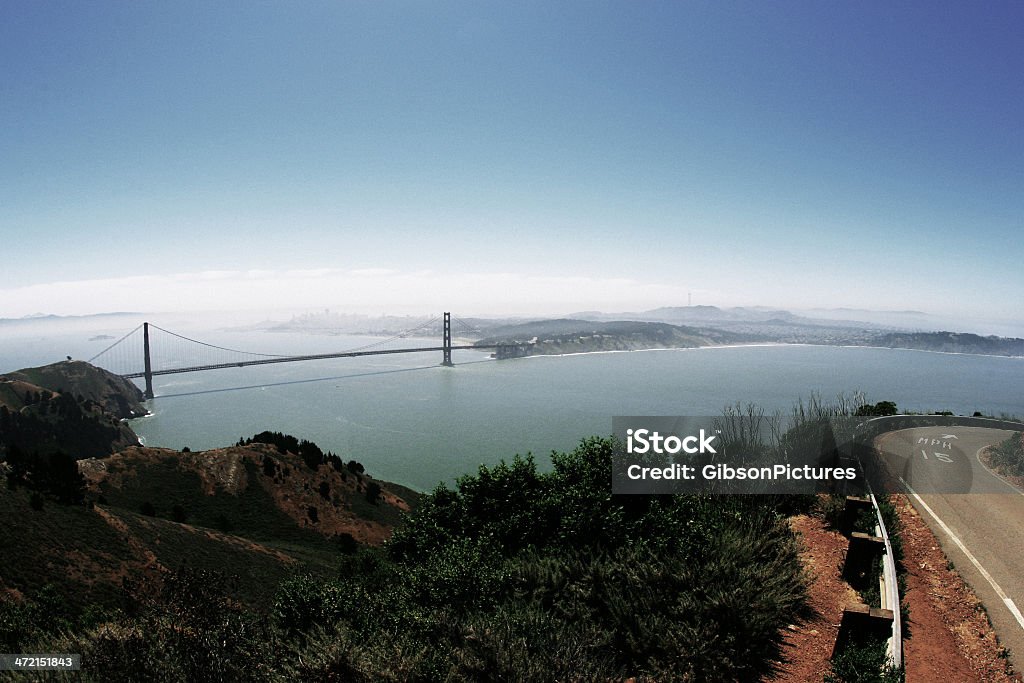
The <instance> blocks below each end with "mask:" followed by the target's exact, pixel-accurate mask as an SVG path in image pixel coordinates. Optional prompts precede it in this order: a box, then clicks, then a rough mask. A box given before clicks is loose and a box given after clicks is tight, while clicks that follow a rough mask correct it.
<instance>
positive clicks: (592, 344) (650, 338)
mask: <svg viewBox="0 0 1024 683" xmlns="http://www.w3.org/2000/svg"><path fill="white" fill-rule="evenodd" d="M488 332H489V336H488V337H487V338H485V339H482V340H480V342H478V343H479V344H481V345H488V344H496V343H519V344H526V343H528V344H530V347H529V351H528V352H529V353H530V354H531V355H543V354H561V353H585V352H592V351H630V350H641V349H658V348H692V347H698V346H711V345H714V344H731V343H745V342H746V343H749V342H754V341H759V338H758V337H755V336H753V335H748V334H742V333H733V332H726V331H723V330H717V329H709V328H696V327H683V326H679V325H670V324H668V323H657V322H642V321H633V320H618V321H612V322H593V321H587V320H573V319H559V320H539V321H534V322H528V323H520V324H516V325H505V326H501V327H495V328H493V329H491V330H488Z"/></svg>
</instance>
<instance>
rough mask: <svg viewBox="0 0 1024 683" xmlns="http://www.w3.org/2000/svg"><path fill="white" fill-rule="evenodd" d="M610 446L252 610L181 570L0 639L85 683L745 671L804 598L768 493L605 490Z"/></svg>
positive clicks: (422, 526) (430, 511) (505, 468)
mask: <svg viewBox="0 0 1024 683" xmlns="http://www.w3.org/2000/svg"><path fill="white" fill-rule="evenodd" d="M612 450H613V443H612V442H611V441H609V440H605V439H589V440H587V441H585V442H583V443H582V444H581V445H580V446H579V447H578V448H577V449H576V450H574V451H573V452H571V453H564V454H554V455H553V462H554V468H553V470H552V471H551V472H547V473H544V472H539V471H538V470H537V468H536V466H535V464H534V462H533V460H532V459H530V458H528V457H527V458H516V459H515V460H513V461H512V462H511V463H502V464H500V465H498V466H496V467H492V468H487V467H482V468H481V469H480V470H479V472H477V473H476V474H475V475H472V476H466V477H463V478H461V479H460V480H459V481H458V483H457V485H456V486H455V487H454V488H446V487H438V488H437V489H436V490H434V491H433V492H432V493H431V494H429V495H427V496H425V498H424V500H423V502H422V504H421V505H420V506H419V507H418V508H417V510H416V511H415V512H414V513H413V514H411V515H410V516H409V518H408V520H407V522H406V524H405V526H404V527H402V528H401V529H400V530H399V531H398V532H397V533H396V534H395V535H394V537H393V538H392V540H391V542H390V543H388V544H387V545H386V546H385V547H384V548H379V549H375V548H369V547H361V548H359V549H358V550H356V551H355V552H352V550H353V548H351V547H348V548H347V551H348V553H349V554H345V553H342V552H340V549H336V551H335V557H336V558H337V559H336V566H338V568H339V569H338V572H337V574H336V575H335V576H334V577H333V578H330V577H328V576H325V575H323V574H310V573H306V572H302V573H300V574H298V575H295V576H293V577H292V578H290V579H286V580H284V581H283V582H282V583H281V584H280V586H279V588H278V590H277V594H276V597H275V599H274V600H273V602H272V607H271V608H270V609H269V610H267V611H263V610H260V609H253V608H247V607H244V604H245V603H242V602H239V601H238V600H237V599H236V598H235V597H234V596H235V595H236V593H237V591H238V585H237V584H236V583H233V582H232V580H229V579H226V578H224V576H222V575H219V574H217V573H214V572H212V571H211V570H210V569H201V568H189V567H188V566H184V567H181V568H179V569H178V570H176V571H173V572H169V573H165V574H163V575H161V577H160V578H159V580H156V581H153V582H150V583H149V584H146V585H136V586H130V587H129V588H130V590H129V592H128V594H127V595H126V598H125V603H124V605H125V606H124V607H123V609H121V610H120V611H119V612H117V613H116V614H114V615H111V616H109V617H107V618H105V619H104V620H103V621H102V623H95V622H89V623H87V622H85V621H82V620H79V621H75V622H69V626H68V628H65V629H62V630H61V633H56V632H28V631H24V632H22V631H19V630H18V628H17V627H13V628H10V629H8V630H9V631H11V630H13V631H16V632H17V633H19V638H21V640H20V641H19V645H20V646H21V647H22V648H29V649H37V650H40V651H74V652H81V653H82V654H83V662H84V664H85V666H86V672H85V679H86V680H104V681H108V680H142V679H144V678H145V675H146V672H152V671H156V670H159V671H161V673H162V675H163V676H164V677H165V678H166V680H193V679H195V677H196V676H197V675H198V673H197V672H200V671H203V672H204V674H203V676H205V677H207V678H209V677H210V676H214V677H220V678H222V679H225V680H226V679H232V680H233V679H238V680H247V679H254V680H332V679H333V680H367V681H368V680H412V681H416V680H419V681H443V680H459V681H461V680H480V681H484V680H487V681H489V680H522V681H530V680H544V681H548V680H553V679H559V678H562V679H565V678H571V679H580V678H583V679H595V678H599V679H604V680H621V679H623V678H626V677H629V676H644V675H649V676H653V677H655V678H657V680H665V681H671V680H739V681H752V680H759V679H760V678H761V676H762V675H763V674H764V673H765V672H766V671H768V670H770V669H771V662H773V661H776V660H777V659H778V658H779V657H780V649H779V646H780V642H781V641H780V635H779V634H780V629H781V627H783V626H785V625H786V624H788V623H792V621H793V620H794V619H796V618H797V617H798V615H799V613H800V610H801V607H802V605H803V600H804V588H805V577H804V575H803V574H802V571H801V568H800V563H799V561H798V556H797V544H796V541H795V539H794V537H793V535H792V533H791V532H790V530H789V528H788V526H787V525H786V524H785V521H784V519H783V518H782V516H781V515H780V514H779V513H778V512H777V511H776V509H775V502H776V501H769V502H766V501H765V500H763V499H760V498H758V497H726V496H719V497H711V496H692V497H684V496H678V497H656V496H650V497H644V496H632V497H627V498H620V497H616V496H613V495H612V494H611V490H610V481H609V478H608V471H609V468H610V462H611V455H612ZM257 468H258V466H256V465H254V472H253V474H257V473H258V472H259V470H258V469H257ZM113 493H114V492H113V491H111V492H110V494H108V495H112V494H113ZM163 500H166V498H164V499H163ZM207 514H209V512H204V511H200V510H195V511H193V510H192V509H189V516H190V517H192V516H193V515H197V516H198V515H207ZM125 518H126V519H130V530H131V531H132V532H133V533H135V534H140V535H141V534H143V533H144V530H145V529H146V528H147V525H152V524H161V525H170V526H171V527H175V528H181V527H180V525H173V524H171V523H170V522H163V521H162V520H159V519H156V520H153V519H152V518H145V517H142V516H139V515H131V516H130V517H129V516H128V515H125ZM144 520H149V521H144ZM163 533H164V537H165V538H167V539H168V541H167V543H170V541H171V539H172V537H171V536H168V535H166V532H163ZM162 545H163V544H162ZM170 545H172V546H173V543H170ZM344 545H349V546H350V545H351V544H344ZM168 551H169V552H172V553H173V552H183V549H182V550H176V549H175V548H173V547H170V548H168ZM32 604H34V603H33V601H32V600H31V599H30V600H28V601H26V602H25V603H24V605H27V606H28V607H24V609H30V608H32V607H31V605H32ZM268 604H269V603H268ZM12 609H13V608H12ZM18 609H22V607H18ZM33 609H34V608H33ZM11 614H14V616H13V617H11V619H9V621H14V620H15V619H16V617H17V615H16V614H15V613H14V612H11ZM62 633H69V634H70V635H62ZM118 677H120V679H119V678H118Z"/></svg>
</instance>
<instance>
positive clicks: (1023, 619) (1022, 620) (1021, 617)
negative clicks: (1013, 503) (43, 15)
mask: <svg viewBox="0 0 1024 683" xmlns="http://www.w3.org/2000/svg"><path fill="white" fill-rule="evenodd" d="M899 479H900V482H902V483H903V485H904V486H905V487H906V488H907V491H909V492H910V495H912V496H913V497H914V500H916V501H917V502H918V503H920V504H921V507H923V508H924V509H925V510H927V511H928V514H929V515H931V516H932V519H934V520H935V521H936V522H938V524H939V526H940V527H942V530H943V531H945V532H946V534H948V535H949V537H950V538H951V539H953V543H955V544H956V547H958V548H960V550H962V551H963V553H964V555H966V556H967V559H968V560H970V561H971V563H972V564H973V565H974V566H975V568H977V570H978V571H979V572H980V573H981V575H982V576H983V577H985V580H986V581H988V583H989V585H990V586H992V588H993V589H994V590H995V592H996V595H998V596H999V598H1000V599H1001V600H1002V601H1003V604H1005V605H1006V608H1007V609H1008V610H1010V614H1012V615H1013V618H1014V619H1016V620H1017V623H1018V624H1020V627H1021V628H1024V614H1021V613H1020V610H1019V609H1017V605H1015V604H1014V602H1013V600H1012V599H1010V596H1008V595H1007V594H1006V592H1005V591H1003V589H1002V588H1000V587H999V584H998V583H996V580H995V579H993V578H992V575H991V574H989V573H988V570H986V569H985V568H984V567H982V566H981V562H978V558H976V557H975V556H974V554H973V553H972V552H971V551H970V550H968V549H967V546H965V545H964V542H963V541H961V540H960V539H959V538H958V537H957V535H956V534H954V533H953V530H952V529H950V528H949V527H948V526H946V523H945V522H943V521H942V520H941V519H939V516H938V515H937V514H935V511H934V510H932V509H931V507H929V506H928V503H926V502H924V500H923V499H922V498H921V496H919V495H917V492H916V491H914V489H912V488H910V484H908V483H907V482H905V481H903V477H900V478H899Z"/></svg>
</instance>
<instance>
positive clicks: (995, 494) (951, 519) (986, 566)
mask: <svg viewBox="0 0 1024 683" xmlns="http://www.w3.org/2000/svg"><path fill="white" fill-rule="evenodd" d="M1011 433H1012V432H1008V431H1004V430H998V429H986V428H979V427H955V426H954V427H951V426H945V427H918V428H913V429H903V430H899V431H895V432H889V433H887V434H884V435H882V436H881V437H879V438H878V440H876V442H875V445H876V446H877V447H878V448H879V450H880V451H881V452H882V454H883V459H884V460H885V462H886V463H887V464H888V465H889V468H890V471H892V472H893V473H894V474H896V475H898V476H899V477H901V478H902V479H903V480H904V482H905V483H906V484H907V489H909V491H910V492H911V493H910V498H911V501H912V502H913V504H914V507H916V508H917V510H918V512H919V513H920V514H921V517H922V519H924V520H925V521H926V522H927V523H928V525H929V526H930V527H931V529H932V531H933V532H934V533H935V535H936V537H938V539H939V542H940V543H941V545H942V548H943V550H944V551H945V553H946V556H947V557H948V558H949V559H950V560H952V561H953V563H954V565H956V568H957V570H958V571H959V572H960V574H961V575H962V576H963V577H964V579H965V580H966V581H967V582H968V583H969V584H970V585H971V587H972V588H973V589H974V591H975V593H977V595H978V597H979V598H981V601H982V602H983V603H984V605H985V608H986V609H987V610H988V614H989V618H990V619H991V621H992V625H993V626H994V627H995V630H996V635H998V636H999V640H1000V642H1001V643H1002V644H1003V645H1004V646H1005V647H1007V648H1009V649H1010V651H1011V661H1012V662H1013V664H1014V668H1015V669H1020V668H1024V616H1022V614H1021V608H1022V607H1024V493H1022V492H1021V491H1020V490H1018V489H1016V488H1014V487H1012V486H1010V485H1009V484H1007V483H1006V482H1004V481H1003V480H1002V479H1000V478H999V477H997V476H995V475H994V474H993V473H991V472H990V471H989V470H988V469H987V468H986V467H985V466H984V465H983V464H982V463H981V461H980V460H979V458H978V455H979V453H980V452H981V450H983V449H984V448H985V447H986V446H989V445H992V444H997V443H999V442H1001V441H1004V440H1005V439H1006V438H1007V437H1009V436H1010V434H1011ZM905 490H906V489H905Z"/></svg>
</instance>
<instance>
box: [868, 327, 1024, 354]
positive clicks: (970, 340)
mask: <svg viewBox="0 0 1024 683" xmlns="http://www.w3.org/2000/svg"><path fill="white" fill-rule="evenodd" d="M871 345H872V346H883V347H887V348H893V349H897V348H898V349H916V350H920V351H945V352H949V353H977V354H982V355H987V356H1024V339H1019V338H1016V337H996V336H991V337H982V336H980V335H977V334H968V333H966V332H896V333H891V334H883V335H880V336H878V337H876V338H875V339H874V340H873V343H872V344H871Z"/></svg>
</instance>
